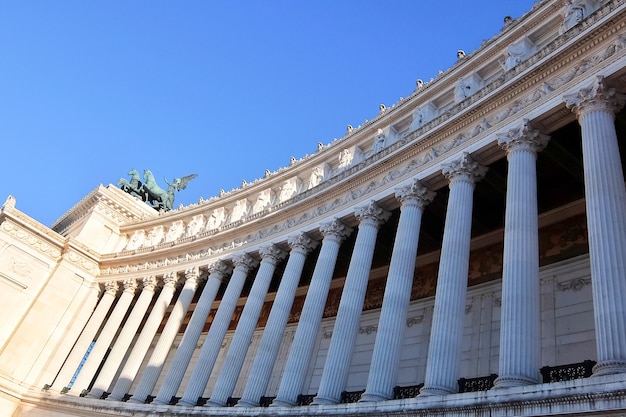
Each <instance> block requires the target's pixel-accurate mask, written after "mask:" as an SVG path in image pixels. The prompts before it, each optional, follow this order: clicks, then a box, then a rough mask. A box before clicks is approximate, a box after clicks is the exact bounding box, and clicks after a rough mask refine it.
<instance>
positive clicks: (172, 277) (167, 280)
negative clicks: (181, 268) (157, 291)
mask: <svg viewBox="0 0 626 417" xmlns="http://www.w3.org/2000/svg"><path fill="white" fill-rule="evenodd" d="M177 282H178V274H176V272H168V273H167V274H165V275H163V285H165V286H170V287H174V286H176V283H177Z"/></svg>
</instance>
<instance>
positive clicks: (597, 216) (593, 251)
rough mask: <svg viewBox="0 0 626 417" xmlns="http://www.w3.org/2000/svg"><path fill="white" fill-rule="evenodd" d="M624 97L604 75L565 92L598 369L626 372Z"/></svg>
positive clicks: (600, 373) (599, 371) (598, 370)
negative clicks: (578, 169) (578, 173)
mask: <svg viewBox="0 0 626 417" xmlns="http://www.w3.org/2000/svg"><path fill="white" fill-rule="evenodd" d="M625 99H626V97H625V96H624V95H623V94H620V93H618V92H616V91H615V89H613V88H608V87H607V86H606V84H605V82H604V80H603V79H602V78H600V77H599V78H598V79H597V80H596V81H595V82H594V83H593V84H592V85H591V86H588V87H585V88H582V89H580V90H579V91H578V93H576V94H572V95H568V96H565V103H566V105H567V107H569V108H570V109H572V111H574V112H575V113H576V115H577V116H578V122H579V123H580V126H581V129H582V144H583V146H582V148H583V168H584V173H585V203H586V208H587V233H588V236H589V258H590V263H591V280H592V290H593V302H594V318H595V327H596V345H597V352H598V363H597V365H596V367H595V368H594V374H595V375H604V374H611V373H621V372H626V299H624V294H626V279H624V277H626V189H625V188H624V173H623V170H622V163H621V160H620V152H619V147H618V144H617V133H616V131H615V123H614V120H615V113H616V112H617V111H619V110H620V109H621V108H622V107H623V106H624V102H625Z"/></svg>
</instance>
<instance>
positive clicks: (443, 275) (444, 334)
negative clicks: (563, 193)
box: [420, 153, 487, 395]
mask: <svg viewBox="0 0 626 417" xmlns="http://www.w3.org/2000/svg"><path fill="white" fill-rule="evenodd" d="M442 171H443V175H444V176H445V177H446V178H447V179H448V181H449V182H450V185H449V187H450V196H449V197H448V209H447V213H446V223H445V227H444V232H443V242H442V246H441V259H440V260H439V274H438V276H437V289H436V292H435V308H434V311H433V324H432V330H431V333H430V344H429V346H428V360H427V363H426V378H425V381H424V387H422V389H421V390H420V395H443V394H448V393H453V392H457V379H458V378H459V364H460V357H461V340H462V337H463V319H464V317H465V298H466V293H467V273H468V268H469V254H470V239H471V231H472V230H471V229H472V205H473V193H474V185H475V183H476V181H478V180H479V179H481V178H482V177H483V176H484V175H485V173H486V172H487V168H485V167H482V166H480V165H478V164H477V163H476V162H474V161H473V160H472V158H471V157H470V156H469V154H467V153H464V154H463V156H462V157H461V158H460V159H458V160H456V161H454V162H452V163H450V164H445V165H444V166H443V168H442Z"/></svg>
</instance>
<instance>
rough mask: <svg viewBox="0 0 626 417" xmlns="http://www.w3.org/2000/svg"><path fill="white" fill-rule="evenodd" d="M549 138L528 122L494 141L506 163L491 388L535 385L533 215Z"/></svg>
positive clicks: (537, 327) (537, 307) (537, 321)
mask: <svg viewBox="0 0 626 417" xmlns="http://www.w3.org/2000/svg"><path fill="white" fill-rule="evenodd" d="M548 139H549V138H548V136H545V135H542V134H540V133H539V131H537V130H535V129H533V128H532V127H531V126H530V125H529V124H528V122H527V121H524V123H523V125H522V126H521V127H520V128H516V129H512V130H510V131H509V132H507V133H506V134H504V135H500V136H499V137H498V143H499V144H500V146H502V147H503V148H504V149H505V151H506V153H507V159H508V162H509V167H508V176H507V189H506V212H505V220H504V255H503V267H502V309H501V321H500V356H499V371H498V373H499V377H498V378H497V379H496V381H495V384H494V386H495V388H504V387H511V386H519V385H528V384H536V383H539V379H540V375H539V368H540V367H541V298H540V297H541V292H540V285H539V227H538V222H537V218H538V213H537V166H536V157H537V152H538V151H540V150H541V149H543V148H544V147H545V146H546V144H547V143H548Z"/></svg>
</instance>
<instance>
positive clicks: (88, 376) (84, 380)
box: [68, 279, 137, 393]
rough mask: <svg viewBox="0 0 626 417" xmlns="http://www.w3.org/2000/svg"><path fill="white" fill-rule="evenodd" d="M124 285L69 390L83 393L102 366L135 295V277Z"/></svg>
mask: <svg viewBox="0 0 626 417" xmlns="http://www.w3.org/2000/svg"><path fill="white" fill-rule="evenodd" d="M123 285H124V290H123V291H122V294H121V295H120V297H119V299H118V300H117V303H116V304H115V307H114V308H113V312H112V313H111V315H110V316H109V318H108V320H107V322H106V324H105V325H104V328H103V329H102V331H101V332H100V335H99V336H98V339H97V340H96V343H95V345H94V346H93V349H91V353H89V356H88V357H87V360H85V363H84V364H83V367H82V368H81V370H80V373H79V374H78V376H77V377H76V381H74V385H72V388H71V389H69V391H68V392H70V393H82V392H81V391H86V390H87V388H88V386H89V383H90V382H91V380H92V379H93V377H94V375H95V374H96V371H97V370H98V367H99V366H100V362H102V358H104V355H106V352H107V350H108V349H109V346H110V345H111V341H112V340H113V338H114V337H115V334H116V333H117V330H118V329H119V328H120V325H121V323H122V320H123V319H124V316H125V315H126V312H127V311H128V307H129V306H130V303H131V302H132V301H133V298H134V296H135V290H136V289H137V282H136V281H135V280H134V279H132V280H127V281H124V284H123Z"/></svg>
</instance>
